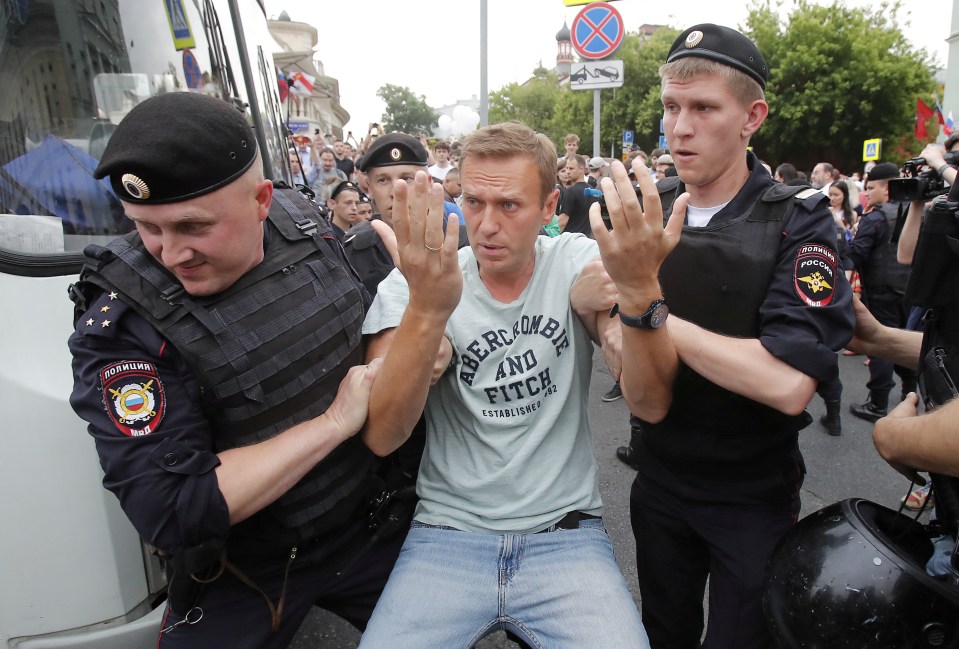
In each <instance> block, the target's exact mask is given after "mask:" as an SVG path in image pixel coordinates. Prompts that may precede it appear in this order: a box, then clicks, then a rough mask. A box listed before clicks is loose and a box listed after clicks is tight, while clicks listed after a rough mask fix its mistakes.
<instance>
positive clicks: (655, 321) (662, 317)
mask: <svg viewBox="0 0 959 649" xmlns="http://www.w3.org/2000/svg"><path fill="white" fill-rule="evenodd" d="M668 315H669V307H668V306H666V303H665V302H663V303H661V304H659V305H657V306H656V308H655V309H653V312H652V314H650V316H649V325H650V326H651V327H652V328H653V329H659V328H660V327H662V326H663V323H665V322H666V316H668Z"/></svg>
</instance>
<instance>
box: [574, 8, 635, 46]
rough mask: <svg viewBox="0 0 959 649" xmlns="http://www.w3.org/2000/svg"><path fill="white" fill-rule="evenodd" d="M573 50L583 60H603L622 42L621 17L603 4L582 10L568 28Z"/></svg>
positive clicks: (622, 26) (622, 28) (623, 30)
mask: <svg viewBox="0 0 959 649" xmlns="http://www.w3.org/2000/svg"><path fill="white" fill-rule="evenodd" d="M570 32H571V33H572V37H573V49H575V50H576V51H577V52H578V53H579V55H580V56H582V57H583V58H584V59H605V58H606V57H607V56H609V55H611V54H612V53H613V52H615V51H616V50H617V49H619V46H620V45H621V44H622V42H623V36H624V35H625V28H624V25H623V17H622V16H620V15H619V12H618V11H616V10H615V9H613V7H612V6H611V5H609V4H607V3H605V2H596V3H593V4H591V5H588V6H586V7H584V8H583V10H582V11H580V12H579V13H578V14H576V17H575V18H574V19H573V25H572V27H570Z"/></svg>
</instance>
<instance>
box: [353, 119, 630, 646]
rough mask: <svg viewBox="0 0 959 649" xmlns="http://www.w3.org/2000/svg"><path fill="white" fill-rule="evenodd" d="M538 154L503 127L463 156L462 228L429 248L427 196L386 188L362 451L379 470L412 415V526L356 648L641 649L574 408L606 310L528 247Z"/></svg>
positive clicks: (561, 256)
mask: <svg viewBox="0 0 959 649" xmlns="http://www.w3.org/2000/svg"><path fill="white" fill-rule="evenodd" d="M555 159H556V153H555V149H554V148H553V145H552V143H550V142H549V140H548V138H546V137H545V136H542V135H537V134H535V133H534V132H533V131H531V130H530V129H529V128H527V127H525V126H523V125H521V124H516V123H510V124H501V125H496V126H491V127H488V128H485V129H481V130H479V131H477V132H475V133H473V134H472V135H470V136H469V137H468V138H467V140H466V142H465V144H464V147H463V153H462V156H461V158H460V169H461V173H462V185H463V215H464V218H465V220H466V227H467V228H468V232H469V235H470V242H471V246H470V248H467V249H463V250H461V251H459V253H457V250H456V241H457V232H456V230H457V227H456V224H454V220H453V219H450V221H449V225H448V226H447V232H446V235H445V238H444V235H443V231H442V227H441V223H442V221H441V217H442V213H443V211H442V190H441V188H440V187H439V186H438V185H436V186H434V187H432V188H430V187H429V184H428V178H427V175H426V174H425V173H422V172H420V173H418V174H417V178H416V180H415V181H414V183H413V185H412V186H411V187H407V186H406V185H405V184H402V185H401V184H399V183H398V184H397V185H396V186H395V188H394V210H393V218H394V227H395V230H396V238H397V241H398V247H399V255H400V267H401V269H402V271H403V274H400V272H399V271H394V272H393V274H391V275H390V276H389V277H388V278H387V279H386V280H384V281H383V282H382V283H381V284H380V287H379V291H378V293H377V297H376V301H375V302H374V304H373V307H372V308H371V310H370V312H369V314H368V316H367V320H366V322H365V323H364V328H363V331H364V333H365V334H368V335H369V336H370V338H369V344H368V354H367V357H368V358H369V359H372V358H377V357H384V361H383V366H382V368H381V369H380V372H379V374H378V375H377V378H376V381H375V383H374V386H373V393H372V395H371V404H372V405H371V409H370V416H369V419H368V421H367V426H366V427H365V429H364V432H363V435H364V440H365V441H366V443H367V444H368V445H369V446H370V448H371V449H373V451H374V452H375V453H378V454H380V455H385V454H388V453H390V452H391V451H392V450H393V449H395V448H396V447H398V446H399V445H400V444H402V443H403V441H404V440H405V439H406V436H407V435H408V434H409V431H410V430H411V428H412V425H413V423H414V422H415V421H416V419H417V417H418V416H419V414H420V413H421V412H422V411H423V408H424V406H425V410H426V421H427V442H426V450H425V452H424V456H423V462H422V465H421V469H420V475H419V479H418V483H417V492H418V495H419V496H420V503H419V505H418V507H417V510H416V514H415V517H414V521H413V524H412V528H411V530H410V534H409V536H408V538H407V541H406V543H405V544H404V547H403V552H402V556H401V558H400V560H399V562H398V563H397V565H396V568H395V569H394V571H393V573H392V575H391V577H390V582H389V584H388V585H387V588H386V590H385V591H384V593H383V596H382V597H381V599H380V601H379V603H378V604H377V608H376V611H375V612H374V615H373V618H372V620H371V621H370V625H369V626H368V627H367V630H366V633H365V634H364V636H363V640H362V642H361V647H383V646H390V647H398V648H404V647H409V648H410V649H412V648H419V647H423V646H472V644H473V643H475V642H476V641H477V640H479V639H480V638H482V637H483V636H484V635H487V634H489V633H492V632H493V631H495V630H497V629H507V630H509V631H512V632H513V633H514V634H515V635H516V636H518V637H519V638H520V639H521V640H523V641H524V642H526V643H527V644H529V645H531V646H552V647H570V648H572V647H584V646H602V647H646V646H648V644H647V641H646V634H645V631H644V630H643V626H642V622H641V621H640V618H639V615H638V613H637V611H636V607H635V604H634V602H633V600H632V597H631V596H630V594H629V591H628V589H627V588H626V586H625V581H624V580H623V577H622V574H621V573H620V571H619V568H618V566H617V565H616V561H615V558H614V557H613V554H612V549H611V547H610V543H609V538H608V537H607V535H606V532H605V529H604V528H603V525H602V519H601V518H600V517H601V515H602V501H601V499H600V494H599V488H598V484H597V467H596V460H595V457H594V455H593V449H592V438H591V434H590V428H589V421H588V419H587V416H586V410H587V408H586V399H587V392H588V388H589V376H590V371H591V362H592V345H591V343H590V337H591V336H594V337H596V336H597V335H598V334H599V333H600V332H601V331H605V328H606V327H608V326H609V323H610V318H609V317H608V315H607V313H605V312H603V313H600V312H598V311H597V310H591V311H590V310H589V309H585V308H584V309H577V310H574V308H573V306H572V305H571V302H570V290H571V288H572V286H573V284H574V282H575V281H576V280H577V278H578V277H579V276H580V274H581V271H582V270H583V268H584V267H585V266H586V265H587V264H588V263H589V262H590V260H591V259H593V258H594V257H595V255H596V252H597V247H596V245H595V242H593V241H592V240H590V239H587V238H585V237H583V236H581V235H570V234H567V235H562V236H560V237H557V238H554V239H550V238H548V237H540V236H538V233H539V230H540V228H541V227H542V226H543V225H545V224H546V223H549V221H550V220H551V219H552V215H553V213H554V210H555V206H556V200H557V191H556V190H555V187H554V166H555V162H554V161H555Z"/></svg>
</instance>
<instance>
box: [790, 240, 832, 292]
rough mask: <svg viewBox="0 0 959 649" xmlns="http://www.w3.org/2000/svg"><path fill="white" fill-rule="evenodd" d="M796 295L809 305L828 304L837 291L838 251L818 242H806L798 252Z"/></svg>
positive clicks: (795, 273) (795, 280)
mask: <svg viewBox="0 0 959 649" xmlns="http://www.w3.org/2000/svg"><path fill="white" fill-rule="evenodd" d="M793 286H794V287H795V288H796V295H798V296H799V299H801V300H802V301H803V302H805V303H806V304H807V305H809V306H826V305H827V304H829V303H830V302H832V296H833V295H834V294H835V293H836V253H835V251H833V250H830V249H829V248H827V247H826V246H823V245H820V244H818V243H804V244H802V245H801V246H799V250H798V252H796V269H795V271H794V272H793Z"/></svg>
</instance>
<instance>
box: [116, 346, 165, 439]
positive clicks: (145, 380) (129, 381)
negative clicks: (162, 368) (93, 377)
mask: <svg viewBox="0 0 959 649" xmlns="http://www.w3.org/2000/svg"><path fill="white" fill-rule="evenodd" d="M100 385H101V386H102V389H103V404H104V405H105V406H106V409H107V413H108V414H109V415H110V419H112V420H113V423H114V424H116V426H117V428H118V429H119V430H120V432H121V433H123V434H124V435H126V436H128V437H142V436H144V435H149V434H150V433H153V432H156V430H157V428H158V427H159V426H160V422H161V421H162V420H163V414H164V411H165V410H166V398H165V396H164V394H163V384H162V383H160V376H159V374H158V373H157V370H156V367H154V365H153V363H148V362H146V361H120V362H119V363H111V364H110V365H107V366H106V367H104V368H103V369H102V370H100Z"/></svg>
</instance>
